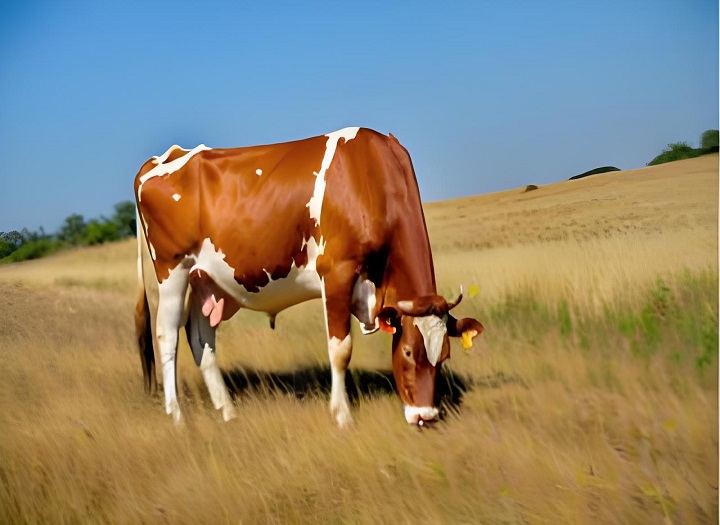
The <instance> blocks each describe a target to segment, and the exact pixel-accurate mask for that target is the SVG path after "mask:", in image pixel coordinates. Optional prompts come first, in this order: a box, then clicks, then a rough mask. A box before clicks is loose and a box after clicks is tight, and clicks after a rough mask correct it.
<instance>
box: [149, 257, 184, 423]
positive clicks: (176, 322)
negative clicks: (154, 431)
mask: <svg viewBox="0 0 720 525" xmlns="http://www.w3.org/2000/svg"><path fill="white" fill-rule="evenodd" d="M187 286H188V271H187V269H185V268H183V267H182V266H178V267H177V268H175V269H174V270H171V271H170V275H169V276H168V278H167V279H165V280H164V281H163V282H161V283H160V285H159V286H158V289H159V297H158V312H157V323H156V327H157V330H156V331H157V334H156V335H157V341H158V348H159V350H160V358H161V361H162V374H163V389H164V391H165V411H166V412H167V413H168V414H172V416H173V420H174V421H175V423H180V421H181V420H182V416H181V414H180V405H179V403H178V399H177V383H176V371H177V359H176V358H177V343H178V330H180V325H181V323H182V316H183V311H184V309H185V292H186V291H187Z"/></svg>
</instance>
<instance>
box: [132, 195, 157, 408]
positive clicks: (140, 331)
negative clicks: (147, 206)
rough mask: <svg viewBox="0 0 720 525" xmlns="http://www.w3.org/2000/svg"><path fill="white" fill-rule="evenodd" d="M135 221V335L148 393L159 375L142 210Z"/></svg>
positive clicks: (144, 384)
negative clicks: (153, 332)
mask: <svg viewBox="0 0 720 525" xmlns="http://www.w3.org/2000/svg"><path fill="white" fill-rule="evenodd" d="M135 213H136V216H135V223H136V229H137V248H138V251H137V267H138V283H139V292H140V294H139V297H138V301H137V305H136V306H135V336H136V340H137V344H138V350H139V351H140V364H141V365H142V371H143V386H144V388H145V392H146V393H148V394H151V395H153V394H155V393H156V392H157V377H156V376H155V349H154V348H153V336H152V322H151V320H150V305H149V304H148V298H147V289H146V287H145V278H144V271H143V250H146V249H147V248H146V244H147V243H146V242H145V229H144V227H143V224H142V222H141V221H140V212H139V211H137V209H136V212H135Z"/></svg>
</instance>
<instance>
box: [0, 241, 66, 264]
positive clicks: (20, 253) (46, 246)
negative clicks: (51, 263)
mask: <svg viewBox="0 0 720 525" xmlns="http://www.w3.org/2000/svg"><path fill="white" fill-rule="evenodd" d="M57 248H58V244H57V243H56V242H54V241H51V240H49V239H43V240H40V241H31V242H26V243H25V244H23V245H22V246H20V247H19V248H18V249H17V250H15V251H14V252H12V253H11V254H10V255H7V256H6V257H4V258H3V259H0V263H10V262H20V261H27V260H30V259H39V258H40V257H43V256H45V255H48V254H49V253H52V252H54V251H55V250H57Z"/></svg>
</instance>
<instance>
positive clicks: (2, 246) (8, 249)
mask: <svg viewBox="0 0 720 525" xmlns="http://www.w3.org/2000/svg"><path fill="white" fill-rule="evenodd" d="M14 251H15V248H13V247H12V246H11V245H10V243H9V242H7V241H6V240H5V239H3V238H2V236H0V259H4V258H5V257H7V256H8V255H10V254H11V253H12V252H14Z"/></svg>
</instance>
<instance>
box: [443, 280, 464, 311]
mask: <svg viewBox="0 0 720 525" xmlns="http://www.w3.org/2000/svg"><path fill="white" fill-rule="evenodd" d="M462 298H463V287H462V284H461V285H460V294H459V295H458V296H457V299H455V300H454V301H448V304H447V305H448V310H452V309H453V308H455V307H456V306H457V305H459V304H460V301H462Z"/></svg>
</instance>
